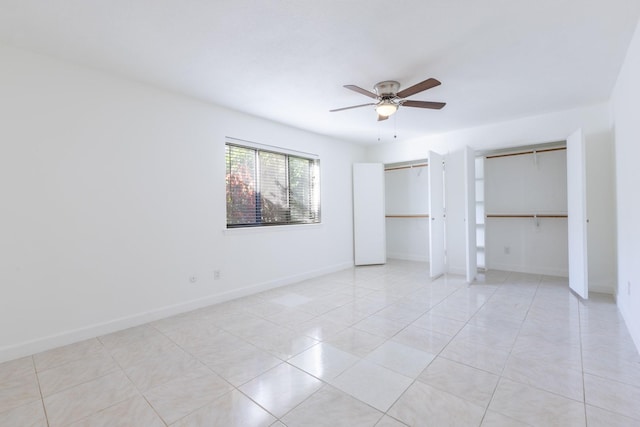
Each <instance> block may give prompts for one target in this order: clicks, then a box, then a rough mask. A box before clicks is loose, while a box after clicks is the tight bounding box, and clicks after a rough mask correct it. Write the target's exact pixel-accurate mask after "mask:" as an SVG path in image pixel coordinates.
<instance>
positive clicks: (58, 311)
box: [0, 46, 364, 361]
mask: <svg viewBox="0 0 640 427" xmlns="http://www.w3.org/2000/svg"><path fill="white" fill-rule="evenodd" d="M0 117H1V118H2V125H1V126H0V195H1V197H2V202H1V203H2V209H1V212H2V213H1V220H0V236H2V237H1V238H0V263H1V265H0V283H1V284H2V286H1V288H0V289H1V290H0V293H1V295H0V361H2V360H6V359H10V358H13V357H18V356H21V355H24V354H29V353H32V352H36V351H40V350H44V349H46V348H50V347H53V346H57V345H61V344H66V343H69V342H73V341H75V340H79V339H83V338H87V337H91V336H95V335H97V334H101V333H106V332H110V331H113V330H117V329H120V328H124V327H127V326H131V325H134V324H138V323H142V322H145V321H148V320H151V319H155V318H159V317H163V316H166V315H169V314H172V313H176V312H180V311H184V310H188V309H191V308H195V307H198V306H202V305H206V304H209V303H213V302H217V301H221V300H225V299H229V298H232V297H236V296H240V295H243V294H247V293H251V292H253V291H256V290H259V289H264V288H268V287H272V286H276V285H280V284H284V283H288V282H291V281H295V280H299V279H301V278H305V277H311V276H314V275H318V274H321V273H324V272H327V271H332V270H335V269H340V268H344V267H347V266H350V265H352V262H353V243H352V215H351V184H350V183H351V164H352V163H353V162H354V161H359V160H362V158H363V156H364V151H363V149H362V148H361V147H358V146H355V145H352V144H349V143H346V142H344V141H335V140H331V139H329V138H326V137H321V136H318V135H315V134H311V133H307V132H302V131H300V130H296V129H292V128H288V127H285V126H281V125H278V124H275V123H272V122H268V121H265V120H260V119H256V118H253V117H250V116H246V115H242V114H239V113H236V112H232V111H229V110H226V109H223V108H219V107H215V106H211V105H208V104H204V103H201V102H198V101H195V100H193V99H189V98H185V97H182V96H179V95H176V94H172V93H169V92H165V91H162V90H159V89H156V88H153V87H150V86H146V85H142V84H138V83H135V82H131V81H126V80H122V79H119V78H116V77H112V76H109V75H106V74H102V73H99V72H95V71H93V70H89V69H85V68H80V67H76V66H73V65H70V64H67V63H63V62H58V61H56V60H52V59H50V58H47V57H43V56H39V55H35V54H31V53H28V52H25V51H20V50H14V49H11V48H7V47H1V46H0ZM225 136H232V137H236V138H242V139H246V140H252V141H256V142H260V143H264V144H271V145H277V146H283V147H286V148H291V149H296V150H300V151H306V152H312V153H316V154H318V155H319V156H320V159H321V167H322V173H321V179H322V181H321V189H322V224H321V225H319V226H299V227H290V228H286V229H282V228H269V229H260V230H253V229H252V230H232V231H224V229H225V202H224V200H225V196H224V193H225V187H224V176H225V165H224V142H225ZM274 245H275V247H276V248H277V250H273V248H274ZM249 263H252V265H253V266H252V267H251V268H247V265H248V264H249ZM214 270H220V271H221V278H220V280H216V281H214V279H213V271H214ZM192 275H195V276H197V279H198V280H197V282H196V283H193V284H192V283H190V282H189V277H190V276H192Z"/></svg>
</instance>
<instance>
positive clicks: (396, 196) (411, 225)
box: [384, 166, 429, 262]
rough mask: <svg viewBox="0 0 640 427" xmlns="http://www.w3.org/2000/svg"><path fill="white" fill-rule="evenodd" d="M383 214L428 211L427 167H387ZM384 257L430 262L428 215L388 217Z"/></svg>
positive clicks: (424, 212) (425, 212)
mask: <svg viewBox="0 0 640 427" xmlns="http://www.w3.org/2000/svg"><path fill="white" fill-rule="evenodd" d="M384 178H385V204H386V207H385V214H386V215H426V214H427V213H429V173H428V171H427V167H424V166H422V167H415V168H409V169H394V170H387V171H385V173H384ZM386 233H387V256H388V257H389V258H395V259H404V260H409V261H425V262H426V261H429V218H387V219H386Z"/></svg>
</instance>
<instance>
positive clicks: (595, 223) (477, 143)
mask: <svg viewBox="0 0 640 427" xmlns="http://www.w3.org/2000/svg"><path fill="white" fill-rule="evenodd" d="M578 128H582V129H583V131H584V134H585V140H586V146H587V186H588V189H587V211H588V215H589V220H590V222H589V232H590V235H589V242H590V243H591V244H590V245H589V260H590V263H589V277H590V283H589V285H590V289H591V290H592V291H598V292H605V293H613V292H614V291H615V283H616V273H615V237H614V236H615V221H614V220H613V218H614V217H615V206H614V204H613V203H612V193H613V191H614V186H613V176H614V170H613V165H612V164H611V162H607V161H606V160H605V161H602V160H601V159H600V157H599V156H600V155H601V154H604V153H610V152H611V149H612V148H611V147H612V144H613V134H612V128H611V121H610V112H609V104H608V103H602V104H597V105H592V106H586V107H582V108H576V109H571V110H566V111H559V112H553V113H548V114H542V115H539V116H533V117H525V118H521V119H516V120H511V121H506V122H500V123H493V124H489V125H485V126H479V127H474V128H469V129H462V130H457V131H453V132H449V133H444V134H440V135H432V136H428V137H424V138H421V139H416V140H412V141H404V142H393V143H387V144H379V145H376V146H374V147H372V148H370V149H369V150H368V153H367V154H368V157H369V160H370V161H378V162H383V163H395V162H404V161H411V160H414V159H421V158H425V157H427V154H428V152H429V150H433V151H436V152H439V153H448V154H449V155H454V156H455V154H453V153H457V152H459V151H461V150H463V149H464V147H465V146H470V147H472V148H473V149H475V150H476V151H479V150H493V149H498V148H507V147H517V146H521V145H531V144H539V143H547V142H556V141H564V140H565V139H566V138H567V136H569V134H571V133H572V132H573V131H574V130H576V129H578ZM399 132H400V131H399ZM449 158H451V159H453V158H455V157H449ZM454 167H455V166H454ZM461 180H462V178H461ZM593 182H597V183H598V185H590V184H593ZM448 188H453V186H451V185H450V186H449V187H448ZM455 188H457V187H455ZM448 191H449V190H448ZM456 191H457V190H456ZM448 197H449V199H451V197H450V196H448ZM453 197H454V198H455V195H454V196H453ZM448 210H449V209H448ZM596 238H597V239H598V240H597V241H596V242H593V240H594V239H596ZM447 241H448V243H449V239H447ZM456 241H457V242H459V241H460V240H459V239H456ZM452 250H454V253H458V251H457V248H450V247H448V248H447V251H448V255H449V258H450V259H451V257H452V252H451V251H452ZM460 252H462V250H460ZM591 260H593V262H591ZM450 262H451V261H450Z"/></svg>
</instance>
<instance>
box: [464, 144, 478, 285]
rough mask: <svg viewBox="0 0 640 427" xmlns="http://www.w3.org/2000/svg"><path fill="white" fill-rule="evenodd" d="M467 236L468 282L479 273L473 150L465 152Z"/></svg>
mask: <svg viewBox="0 0 640 427" xmlns="http://www.w3.org/2000/svg"><path fill="white" fill-rule="evenodd" d="M464 174H465V180H464V187H465V218H464V221H465V234H466V245H467V247H466V256H467V263H466V264H467V282H468V283H471V282H473V281H474V280H475V278H476V274H477V273H478V255H477V246H476V156H475V152H474V151H473V149H472V148H470V147H466V149H465V151H464Z"/></svg>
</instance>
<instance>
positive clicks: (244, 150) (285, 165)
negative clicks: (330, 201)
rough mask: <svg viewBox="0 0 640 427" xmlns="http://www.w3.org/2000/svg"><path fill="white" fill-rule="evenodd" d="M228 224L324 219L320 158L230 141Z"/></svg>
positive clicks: (285, 222) (228, 156)
mask: <svg viewBox="0 0 640 427" xmlns="http://www.w3.org/2000/svg"><path fill="white" fill-rule="evenodd" d="M226 163H227V174H226V187H227V190H226V198H227V227H228V228H233V227H250V226H266V225H284V224H313V223H318V222H320V188H319V169H320V168H319V160H318V159H311V158H304V157H300V156H294V155H291V154H286V153H281V152H276V151H271V150H262V149H259V148H254V147H246V146H242V145H236V144H231V143H227V144H226Z"/></svg>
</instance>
